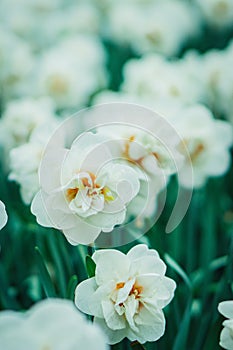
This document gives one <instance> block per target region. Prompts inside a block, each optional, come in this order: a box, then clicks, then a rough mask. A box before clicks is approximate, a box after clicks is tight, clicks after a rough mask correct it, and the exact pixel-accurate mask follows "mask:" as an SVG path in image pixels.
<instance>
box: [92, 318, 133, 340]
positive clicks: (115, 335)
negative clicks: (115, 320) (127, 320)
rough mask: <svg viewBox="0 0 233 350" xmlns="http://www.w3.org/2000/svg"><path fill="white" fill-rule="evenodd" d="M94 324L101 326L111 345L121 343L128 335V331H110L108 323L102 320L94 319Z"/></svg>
mask: <svg viewBox="0 0 233 350" xmlns="http://www.w3.org/2000/svg"><path fill="white" fill-rule="evenodd" d="M94 324H96V325H97V326H99V327H100V328H101V329H102V331H103V332H104V333H105V335H106V336H107V338H108V343H109V344H110V345H113V344H117V343H119V342H120V341H121V340H122V339H124V338H125V337H126V335H127V331H126V329H120V330H112V329H110V328H109V327H108V326H107V324H106V322H105V321H104V320H103V319H102V318H97V317H95V318H94Z"/></svg>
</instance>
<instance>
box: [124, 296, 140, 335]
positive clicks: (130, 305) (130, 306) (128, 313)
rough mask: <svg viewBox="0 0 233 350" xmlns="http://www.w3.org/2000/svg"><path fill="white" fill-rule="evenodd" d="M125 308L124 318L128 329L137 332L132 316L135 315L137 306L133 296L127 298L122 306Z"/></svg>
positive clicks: (136, 300) (137, 303)
mask: <svg viewBox="0 0 233 350" xmlns="http://www.w3.org/2000/svg"><path fill="white" fill-rule="evenodd" d="M124 306H125V317H126V320H127V322H128V324H129V326H130V328H131V329H132V330H133V331H134V332H137V331H138V328H137V326H136V324H135V320H134V316H135V314H136V311H137V309H138V306H139V301H138V299H135V297H134V296H133V295H131V296H129V297H128V299H127V301H126V302H125V304H124Z"/></svg>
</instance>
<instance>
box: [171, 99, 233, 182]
mask: <svg viewBox="0 0 233 350" xmlns="http://www.w3.org/2000/svg"><path fill="white" fill-rule="evenodd" d="M176 129H177V132H178V133H179V134H180V135H181V138H182V140H183V141H182V144H181V147H180V149H181V151H182V149H184V148H185V153H186V155H188V154H189V157H188V158H187V157H186V161H185V162H184V165H183V167H182V168H181V169H180V172H179V181H180V184H181V185H182V186H184V187H187V188H192V187H193V186H194V187H195V188H200V187H201V186H203V185H204V184H205V183H206V181H207V179H208V178H209V177H212V176H221V175H223V174H225V173H226V171H227V170H228V168H229V165H230V162H231V156H230V152H229V149H230V148H231V146H232V144H233V129H232V126H231V125H230V124H229V123H228V122H226V121H223V120H216V119H214V117H213V115H212V113H211V111H210V110H209V109H207V108H206V107H204V106H201V105H195V106H193V107H190V108H187V109H184V110H183V111H182V112H181V113H180V115H179V118H178V119H177V121H176ZM187 150H188V153H187ZM190 166H192V169H193V175H194V176H193V179H192V177H190Z"/></svg>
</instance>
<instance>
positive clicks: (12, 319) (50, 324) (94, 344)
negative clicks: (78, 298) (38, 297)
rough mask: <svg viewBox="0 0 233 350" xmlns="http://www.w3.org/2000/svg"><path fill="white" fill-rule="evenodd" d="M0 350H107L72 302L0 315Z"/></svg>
mask: <svg viewBox="0 0 233 350" xmlns="http://www.w3.org/2000/svg"><path fill="white" fill-rule="evenodd" d="M0 348H1V349H7V350H32V349H43V350H47V349H49V350H73V349H88V350H107V349H108V346H107V343H106V339H105V337H104V335H103V334H102V332H101V330H100V329H98V327H96V326H95V325H93V324H92V323H91V322H88V321H87V320H86V319H85V318H84V317H83V316H82V314H81V313H80V312H79V311H78V310H77V309H76V308H75V306H74V304H73V302H71V301H68V300H64V299H63V300H62V299H47V300H44V301H41V302H39V303H37V304H36V305H34V306H32V307H31V309H29V310H28V311H27V312H26V313H20V312H15V311H2V312H0Z"/></svg>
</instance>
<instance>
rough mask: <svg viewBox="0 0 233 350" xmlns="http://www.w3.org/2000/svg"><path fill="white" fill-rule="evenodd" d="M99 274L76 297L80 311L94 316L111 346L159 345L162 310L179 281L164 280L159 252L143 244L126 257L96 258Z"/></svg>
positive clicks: (106, 254) (107, 254)
mask: <svg viewBox="0 0 233 350" xmlns="http://www.w3.org/2000/svg"><path fill="white" fill-rule="evenodd" d="M93 260H94V261H95V263H96V275H95V277H92V278H90V279H88V280H85V281H83V282H81V283H80V284H79V285H78V286H77V288H76V292H75V303H76V305H77V307H78V308H79V309H80V310H81V311H83V312H85V313H86V314H89V315H93V316H94V323H96V324H98V325H99V326H100V327H101V328H102V329H103V331H104V332H105V333H106V335H107V336H108V341H109V343H110V344H115V343H118V342H119V341H121V340H122V339H123V338H125V337H127V338H129V339H130V340H131V341H134V340H137V341H139V342H140V343H145V342H146V341H155V340H157V339H159V338H160V337H161V336H162V335H163V333H164V331H165V318H164V315H163V311H162V309H163V308H164V307H165V306H166V305H167V304H169V302H170V301H171V299H172V298H173V295H174V290H175V287H176V284H175V282H174V281H173V280H172V279H170V278H168V277H166V276H165V272H166V265H165V264H164V262H163V261H162V260H161V259H160V258H159V255H158V253H157V251H155V250H152V249H148V248H147V246H146V245H144V244H141V245H137V246H135V247H133V248H132V249H131V250H130V251H129V252H128V254H127V255H125V254H123V253H121V252H120V251H117V250H111V249H106V250H99V251H96V252H95V253H94V254H93Z"/></svg>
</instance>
